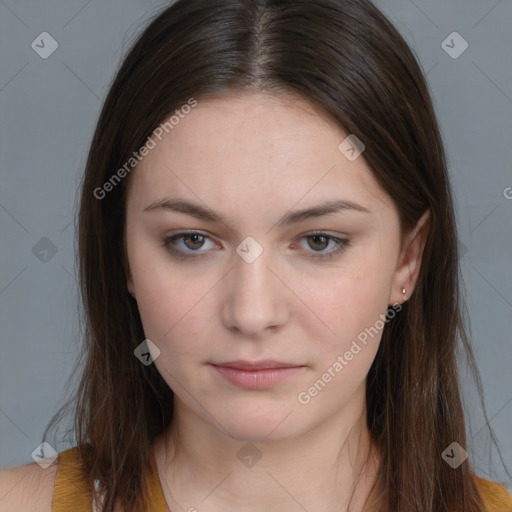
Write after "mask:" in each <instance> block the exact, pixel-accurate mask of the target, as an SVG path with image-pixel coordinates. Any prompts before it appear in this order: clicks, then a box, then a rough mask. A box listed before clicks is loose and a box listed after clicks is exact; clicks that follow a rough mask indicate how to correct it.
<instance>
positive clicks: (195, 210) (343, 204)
mask: <svg viewBox="0 0 512 512" xmlns="http://www.w3.org/2000/svg"><path fill="white" fill-rule="evenodd" d="M162 210H163V211H166V212H174V213H182V214H185V215H190V216H192V217H195V218H197V219H200V220H205V221H209V222H217V223H222V224H224V225H225V226H226V227H228V228H229V229H231V227H230V226H229V223H228V222H227V220H226V219H225V218H224V217H223V216H222V215H220V214H218V213H216V212H215V211H213V210H211V209H210V208H208V207H205V206H201V205H199V204H195V203H191V202H189V201H185V200H184V199H162V200H160V201H156V202H154V203H151V204H150V205H149V206H147V207H146V208H144V211H145V212H150V211H162ZM340 212H358V213H371V211H370V210H369V209H368V208H366V207H364V206H362V205H360V204H358V203H354V202H353V201H347V200H343V199H338V200H331V201H325V202H324V203H321V204H319V205H317V206H312V207H310V208H304V209H302V210H293V211H289V212H287V213H286V214H285V215H283V217H281V219H279V221H278V222H277V223H276V226H278V227H285V226H289V225H292V224H297V223H299V222H303V221H305V220H307V219H310V218H315V217H322V216H324V215H329V214H332V213H340ZM231 230H232V229H231ZM232 231H233V230H232Z"/></svg>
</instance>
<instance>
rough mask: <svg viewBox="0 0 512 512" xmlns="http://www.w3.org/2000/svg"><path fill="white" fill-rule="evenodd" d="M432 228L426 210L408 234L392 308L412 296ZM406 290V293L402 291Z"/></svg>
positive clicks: (391, 299) (399, 266) (395, 281)
mask: <svg viewBox="0 0 512 512" xmlns="http://www.w3.org/2000/svg"><path fill="white" fill-rule="evenodd" d="M429 228H430V211H429V210H426V211H425V212H424V213H423V215H422V216H421V217H420V219H419V220H418V222H417V223H416V226H415V227H414V229H412V230H411V231H410V232H409V233H407V234H406V236H405V239H404V243H403V247H402V250H401V252H400V256H399V258H398V263H397V267H396V270H395V273H394V276H393V283H392V288H391V294H390V297H389V301H390V304H389V305H390V306H391V305H393V304H401V303H402V302H405V301H406V300H407V299H408V298H409V297H410V296H411V294H412V292H413V290H414V287H415V286H416V281H417V279H418V275H419V273H420V268H421V259H422V256H423V249H424V248H425V243H426V241H427V235H428V232H429ZM404 288H405V293H403V292H402V290H403V289H404Z"/></svg>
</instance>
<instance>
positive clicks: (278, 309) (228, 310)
mask: <svg viewBox="0 0 512 512" xmlns="http://www.w3.org/2000/svg"><path fill="white" fill-rule="evenodd" d="M234 258H235V261H234V268H233V269H232V271H231V272H229V274H228V275H227V276H226V282H225V284H224V295H223V300H224V303H223V306H222V321H223V322H224V325H225V326H226V328H228V329H229V330H236V331H238V332H239V333H241V334H243V335H244V337H260V336H265V334H267V332H268V331H271V330H272V331H274V330H276V328H278V327H279V326H282V325H284V324H285V323H286V321H287V319H288V315H289V308H288V303H289V300H290V296H289V294H290V292H289V291H288V290H287V288H286V287H285V286H284V285H283V283H282V282H281V280H280V279H279V278H278V277H277V275H278V273H277V272H276V271H275V270H274V269H273V268H272V267H273V264H272V261H271V259H270V256H269V251H265V250H264V251H263V253H262V254H261V255H260V256H259V257H258V258H257V259H256V260H255V261H253V262H252V263H247V262H246V261H245V260H244V259H242V258H241V257H239V256H238V255H234ZM276 274H277V275H276Z"/></svg>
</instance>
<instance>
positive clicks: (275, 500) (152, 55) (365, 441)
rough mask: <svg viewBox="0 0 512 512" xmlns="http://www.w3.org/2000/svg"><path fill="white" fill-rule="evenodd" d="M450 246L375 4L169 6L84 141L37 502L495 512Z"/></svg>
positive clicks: (433, 128) (420, 88)
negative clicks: (77, 351)
mask: <svg viewBox="0 0 512 512" xmlns="http://www.w3.org/2000/svg"><path fill="white" fill-rule="evenodd" d="M456 240H457V237H456V226H455V220H454V213H453V206H452V196H451V191H450V186H449V181H448V176H447V170H446V164H445V157H444V152H443V147H442V142H441V139H440V135H439V131H438V128H437V124H436V120H435V116H434V112H433V108H432V105H431V101H430V98H429V94H428V91H427V87H426V85H425V81H424V78H423V76H422V73H421V71H420V68H419V66H418V64H417V62H416V60H415V58H414V56H413V55H412V53H411V51H410V50H409V48H408V47H407V45H406V43H405V42H404V40H403V39H402V38H401V36H400V35H399V34H398V32H397V31H396V30H395V29H394V28H393V27H392V26H391V24H390V23H389V22H388V21H387V20H386V19H385V18H384V16H383V15H382V14H381V13H380V12H379V11H378V10H377V9H376V8H375V7H374V6H373V5H372V4H371V3H369V2H368V1H366V0H350V1H342V0H321V1H315V2H312V1H309V0H308V1H306V0H299V1H297V0H293V1H292V0H286V1H280V2H274V1H264V0H213V1H212V0H209V1H206V0H179V1H178V2H176V3H174V4H173V5H172V6H171V7H169V8H168V9H166V10H165V11H164V12H163V13H162V14H160V15H159V16H158V17H157V18H156V19H155V20H154V21H153V22H152V23H151V25H150V26H149V27H148V28H147V29H146V30H145V31H144V33H143V34H142V35H141V37H140V38H139V39H138V40H137V42H136V43H135V45H134V47H133V48H132V50H131V51H130V53H129V54H128V56H127V57H126V59H125V61H124V63H123V65H122V67H121V68H120V70H119V72H118V74H117V76H116V78H115V80H114V83H113V85H112V87H111V89H110V92H109V95H108V97H107V99H106V102H105V105H104V108H103V111H102V114H101V117H100V119H99V122H98V126H97V129H96V133H95V137H94V140H93V143H92V145H91V149H90V153H89V158H88V162H87V166H86V171H85V177H84V182H83V186H82V200H81V208H80V216H79V257H80V274H81V283H82V293H83V301H84V307H85V313H86V326H87V332H86V337H85V341H86V344H85V352H84V353H85V356H86V360H85V364H84V367H83V370H82V379H81V383H80V386H79V389H78V392H77V395H76V397H75V399H74V403H75V406H76V409H75V413H76V414H75V418H76V425H75V432H76V439H77V442H76V446H75V447H74V448H71V449H69V450H66V451H64V452H62V453H60V454H59V459H58V465H54V466H52V467H53V468H54V469H53V470H51V472H50V473H49V474H51V475H52V477H51V478H53V483H54V484H55V491H54V493H53V494H52V496H51V498H52V499H53V503H52V506H51V508H50V507H49V506H48V505H45V508H44V509H45V510H50V509H51V510H54V511H59V510H77V511H79V510H90V509H91V499H90V496H89V493H91V495H93V496H94V500H93V503H92V505H93V506H94V509H95V510H105V511H108V512H110V511H114V510H116V511H118V510H122V511H128V510H130V511H132V510H134V511H135V510H137V511H138V510H140V511H142V510H159V511H160V510H172V511H177V510H188V511H193V510H198V511H201V512H202V511H216V510H228V511H229V510H244V511H263V510H273V509H279V510H285V511H292V510H293V511H295V510H308V511H313V510H320V509H322V510H328V511H339V510H343V511H354V512H355V511H363V510H365V511H370V510H371V511H379V512H384V511H393V512H396V511H404V512H405V511H407V512H410V511H418V512H419V511H421V512H440V511H447V512H448V511H449V512H456V511H464V512H477V511H479V512H482V511H484V510H500V511H501V510H503V511H505V510H510V509H511V507H512V498H511V497H510V495H508V493H507V492H506V491H505V489H504V488H503V487H501V486H499V485H498V484H495V483H492V482H489V481H486V480H483V479H481V478H478V477H477V476H476V475H475V474H474V471H473V469H472V467H471V462H470V460H469V459H468V458H467V452H466V450H465V447H466V433H465V432H466V431H465V422H464V417H463V409H462V405H461V398H460V392H459V384H458V374H457V364H456V358H455V351H456V348H457V346H458V343H462V345H463V347H464V348H465V350H466V351H467V353H468V354H469V358H470V361H472V355H471V349H470V347H469V345H468V342H467V340H466V337H465V333H464V327H463V325H462V323H461V314H460V311H461V300H460V298H459V288H458V268H457V247H456ZM47 479H48V481H49V480H50V477H47ZM43 487H44V486H43ZM47 487H48V486H46V487H45V488H46V491H45V492H46V494H45V496H46V497H47V498H48V496H49V495H50V493H49V491H48V490H47ZM93 491H94V492H93ZM43 501H44V500H43ZM16 503H18V502H16ZM39 503H41V500H39ZM41 510H43V508H41Z"/></svg>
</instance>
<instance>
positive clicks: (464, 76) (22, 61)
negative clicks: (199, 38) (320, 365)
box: [0, 0, 512, 487]
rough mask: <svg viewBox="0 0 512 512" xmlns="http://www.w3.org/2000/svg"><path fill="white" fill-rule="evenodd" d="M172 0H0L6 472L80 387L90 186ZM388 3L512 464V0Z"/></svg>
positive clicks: (480, 437)
mask: <svg viewBox="0 0 512 512" xmlns="http://www.w3.org/2000/svg"><path fill="white" fill-rule="evenodd" d="M165 3H166V2H163V1H157V0H146V1H143V0H123V1H122V2H121V0H108V1H101V2H100V1H99V0H90V1H86V0H66V1H64V0H47V1H41V0H38V1H36V0H30V1H29V0H5V1H0V42H1V47H0V55H1V58H0V130H1V131H0V169H1V175H0V183H1V188H0V221H1V232H0V236H1V252H0V255H1V266H0V328H1V330H0V348H1V356H0V468H1V467H8V466H14V465H19V464H22V463H26V462H31V461H32V459H31V453H32V451H33V450H34V449H35V448H36V447H37V445H38V444H39V443H40V441H41V436H42V432H43V429H44V427H45V426H46V424H47V422H48V421H49V419H50V418H51V416H52V415H53V413H54V412H55V411H56V409H57V407H58V406H59V405H60V404H61V403H62V401H63V399H64V398H65V397H66V396H67V393H68V392H69V391H70V390H69V389H67V387H66V384H67V379H68V378H69V376H70V373H71V370H72V368H73V363H74V362H75V357H76V354H77V350H78V347H79V343H80V331H79V324H78V314H77V308H78V305H77V304H78V303H77V285H76V281H75V277H74V235H75V232H74V223H73V217H74V208H75V201H76V193H77V186H78V183H79V179H80V176H81V173H82V170H83V166H84V163H85V158H86V154H87V149H88V144H89V142H90V140H91V137H92V132H93V129H94V126H95V122H96V120H97V116H98V114H99V110H100V107H101V102H102V99H103V98H104V97H105V94H106V92H107V88H108V85H109V83H110V81H111V79H112V77H113V74H114V73H115V70H116V69H117V66H118V64H119V61H120V58H121V56H122V55H123V51H124V49H125V48H126V46H127V45H128V44H129V42H130V41H131V40H132V39H133V38H134V37H135V36H136V35H137V33H139V32H140V28H141V26H142V24H144V23H145V22H146V21H147V20H149V18H150V17H151V16H152V15H153V13H154V12H155V11H156V10H158V9H159V8H161V7H162V6H164V5H165ZM376 4H377V5H378V7H380V8H381V9H382V10H383V11H384V12H385V13H386V14H387V15H388V16H389V17H390V18H391V20H392V21H393V22H394V23H395V25H396V26H397V28H398V29H399V30H400V31H401V32H402V34H403V35H404V36H405V37H406V39H407V40H408V41H409V43H410V44H411V46H412V47H413V49H414V51H415V52H416V53H417V55H418V56H419V59H420V62H421V65H422V66H423V69H424V70H425V72H426V73H427V76H428V81H429V85H430V87H431V90H432V93H433V96H434V100H435V105H436V109H437V112H438V116H439V120H440V124H441V129H442V133H443V136H444V139H445V142H446V147H447V153H448V157H449V164H450V171H451V175H452V180H453V184H454V191H455V195H456V203H457V204H456V207H457V214H458V222H459V229H460V233H459V238H460V240H459V241H460V243H461V247H462V249H463V257H462V258H461V269H462V274H463V277H464V281H465V285H466V289H467V304H468V311H469V317H470V320H471V328H472V336H473V343H474V347H475V352H476V356H477V360H478V364H479V368H480V371H481V374H482V379H483V385H484V391H485V397H486V403H487V408H488V412H489V418H490V419H491V424H492V427H493V428H494V429H495V432H496V435H497V437H498V440H499V441H500V444H501V447H502V451H503V455H504V458H505V461H506V462H507V464H508V465H509V469H512V467H511V466H512V428H511V427H512V368H511V362H512V345H511V336H510V332H511V331H512V272H511V271H510V261H511V256H512V236H511V235H512V233H511V231H512V228H511V222H510V221H511V213H512V200H511V198H512V189H508V188H507V187H512V173H511V161H512V154H511V146H512V144H511V142H512V141H511V140H510V136H511V133H512V130H511V128H512V83H511V69H512V62H511V61H512V58H511V53H512V52H511V50H512V31H511V30H510V27H511V26H512V5H511V3H510V2H507V1H503V0H500V1H496V0H471V1H469V0H450V1H442V0H434V1H432V0H429V1H428V2H427V1H426V0H415V1H414V2H413V1H412V0H379V1H377V2H376ZM454 31H456V32H458V33H459V34H460V35H461V36H462V37H463V38H464V40H466V41H467V43H468V45H469V46H468V48H467V50H466V51H465V52H464V53H462V54H461V55H460V56H458V58H453V57H452V56H450V55H449V54H448V53H447V52H446V51H445V49H443V47H442V42H443V41H444V40H445V39H446V38H447V36H448V35H449V34H451V33H452V32H454ZM42 32H48V33H50V34H51V36H52V37H53V38H54V39H55V40H56V41H57V42H58V45H59V46H58V49H57V50H56V51H55V52H54V53H53V54H52V55H50V56H49V57H48V58H47V59H43V58H41V57H40V56H39V55H38V53H36V51H34V49H32V47H31V43H32V41H34V40H36V38H37V36H39V34H41V33H42ZM452 39H453V37H452V38H448V40H447V41H446V43H445V44H444V47H445V48H446V50H448V51H450V52H452V54H454V52H456V53H458V52H459V51H460V50H461V49H462V48H463V46H462V41H461V40H458V39H457V38H455V39H453V42H452ZM38 41H40V38H38V39H37V40H36V42H38ZM39 44H40V45H41V43H40V42H39ZM447 46H452V47H453V48H451V49H450V48H449V47H447ZM45 48H46V49H48V48H49V46H48V42H47V43H46V44H45ZM507 196H508V198H507ZM44 237H46V238H47V239H49V241H50V242H49V241H48V240H46V239H45V240H43V241H41V239H42V238H44ZM55 250H56V253H55V254H53V252H55ZM44 251H46V253H45V252H44ZM463 385H464V391H465V400H466V402H467V407H468V414H469V423H470V426H471V429H472V432H471V435H470V443H469V444H468V446H467V449H468V451H469V452H470V456H471V457H472V458H473V460H474V462H475V464H476V465H477V468H478V469H479V472H480V474H482V475H483V476H486V475H487V476H492V477H493V478H494V479H497V480H502V481H506V482H507V484H508V485H509V487H512V484H511V482H510V481H508V477H507V476H506V475H505V473H504V472H503V470H502V469H501V468H500V466H499V465H497V464H496V461H497V460H498V459H497V456H496V453H495V452H494V451H492V453H490V452H489V451H488V450H489V449H490V448H489V447H490V445H489V442H488V438H487V436H486V431H485V429H483V428H482V427H483V426H484V424H485V420H484V418H483V417H482V414H481V412H479V409H478V407H477V405H478V402H477V401H476V398H475V396H476V392H475V388H474V386H473V385H472V383H471V382H469V381H466V380H465V379H464V382H463ZM55 448H56V449H57V451H61V450H62V449H65V448H67V446H64V445H63V446H56V447H55ZM489 456H491V458H492V460H493V462H494V464H493V465H492V466H491V467H489ZM493 466H495V470H496V471H494V472H492V471H491V470H492V467H493ZM490 471H491V472H490Z"/></svg>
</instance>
